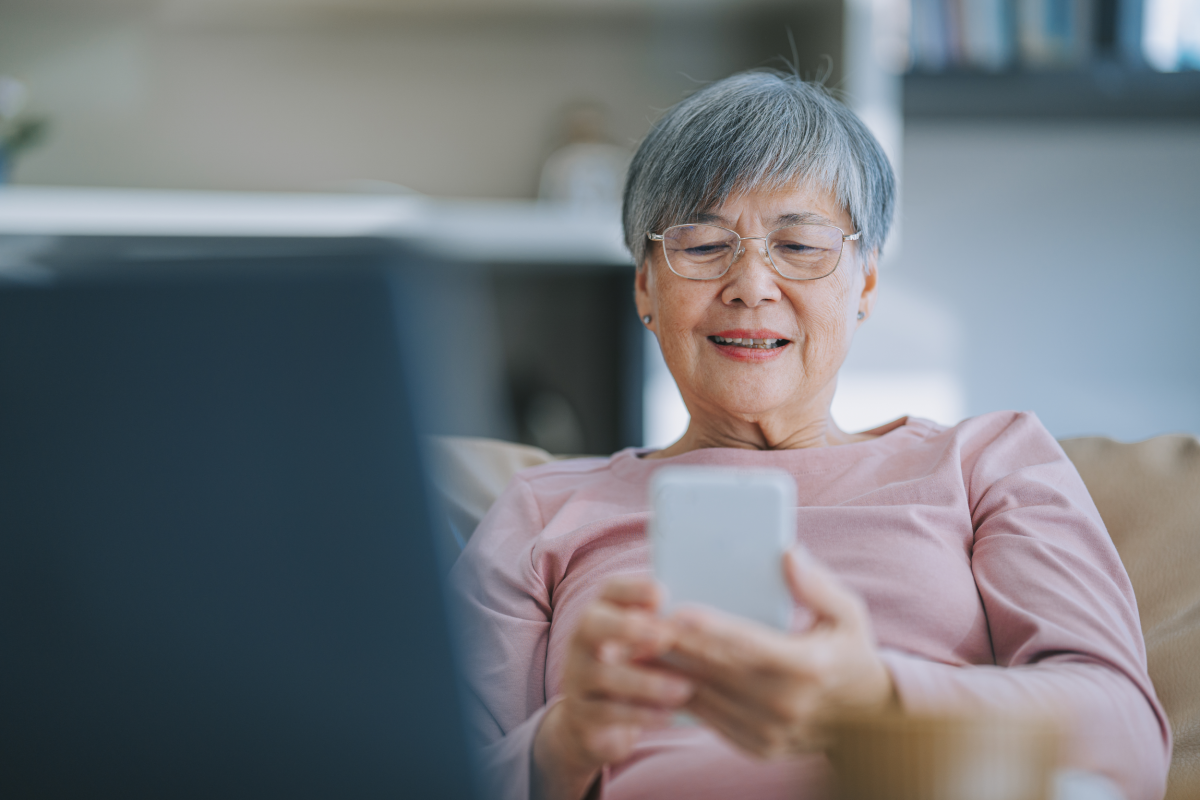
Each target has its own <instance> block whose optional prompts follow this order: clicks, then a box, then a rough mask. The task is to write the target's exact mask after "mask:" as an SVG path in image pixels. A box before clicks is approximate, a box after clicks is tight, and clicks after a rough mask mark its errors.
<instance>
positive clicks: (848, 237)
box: [646, 222, 862, 281]
mask: <svg viewBox="0 0 1200 800" xmlns="http://www.w3.org/2000/svg"><path fill="white" fill-rule="evenodd" d="M694 225H704V226H705V227H708V228H716V229H717V230H722V231H726V232H727V233H732V234H733V235H734V236H736V237H737V240H738V251H737V254H736V255H734V257H733V258H732V259H730V261H729V264H728V265H727V266H726V267H725V271H724V272H722V273H721V274H720V275H714V276H712V277H711V278H693V277H690V276H688V275H679V273H678V272H676V271H675V268H674V267H672V266H671V257H670V256H668V255H667V242H666V233H667V231H669V230H671V229H672V228H686V227H689V226H694ZM801 225H813V226H816V227H821V228H833V229H834V230H835V231H837V232H838V233H840V234H841V235H842V244H845V243H846V242H857V241H858V240H859V238H860V237H861V236H862V231H861V230H859V231H855V232H854V233H846V232H845V231H844V230H842V229H841V228H839V227H838V226H837V225H826V224H825V223H823V222H793V223H792V224H791V225H780V226H779V227H778V228H775V230H772V231H768V232H767V235H766V236H741V235H740V234H738V232H737V231H732V230H729V228H723V227H721V226H720V225H711V224H709V223H707V222H681V223H680V224H678V225H669V226H667V227H666V228H664V229H663V232H662V233H652V232H650V231H646V238H647V239H649V240H650V241H652V242H662V243H663V260H664V261H665V262H667V269H669V270H671V274H672V275H678V276H679V277H680V278H683V279H684V280H685V281H715V280H720V279H721V278H724V277H725V276H726V275H728V274H729V270H730V269H732V268H733V265H734V264H736V263H737V260H738V259H739V258H741V257H742V256H743V255H745V253H746V248H745V247H742V242H744V241H747V240H748V239H758V240H761V241H762V242H763V244H764V245H765V244H766V241H767V239H769V238H771V234H772V233H775V232H777V231H781V230H783V229H784V228H798V227H800V226H801ZM845 249H846V248H844V247H842V248H839V249H838V260H837V263H836V264H834V265H833V269H831V270H829V272H826V273H825V274H824V275H822V276H821V277H820V278H793V277H791V276H790V275H784V274H783V272H781V271H780V269H779V265H778V264H776V263H775V259H773V258H771V251H770V249H769V248H766V247H764V248H763V252H764V253H765V254H766V256H767V263H768V264H770V265H771V269H773V270H775V272H776V273H777V274H778V275H779V277H781V278H783V279H784V280H789V281H819V280H821V279H822V278H828V277H829V276H830V275H832V274H833V273H835V272H837V268H838V267H840V266H841V265H842V251H844V250H845Z"/></svg>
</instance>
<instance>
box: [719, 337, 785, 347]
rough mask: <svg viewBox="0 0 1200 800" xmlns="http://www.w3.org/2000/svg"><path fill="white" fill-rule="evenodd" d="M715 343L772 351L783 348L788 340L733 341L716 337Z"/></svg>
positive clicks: (744, 339)
mask: <svg viewBox="0 0 1200 800" xmlns="http://www.w3.org/2000/svg"><path fill="white" fill-rule="evenodd" d="M712 338H713V341H715V342H716V343H717V344H733V345H738V346H740V347H753V348H758V349H760V350H771V349H773V348H776V347H782V346H783V343H784V342H786V341H787V340H786V339H750V338H741V339H731V338H728V337H725V336H714V337H712Z"/></svg>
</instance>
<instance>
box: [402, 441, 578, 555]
mask: <svg viewBox="0 0 1200 800" xmlns="http://www.w3.org/2000/svg"><path fill="white" fill-rule="evenodd" d="M425 450H426V455H427V457H428V459H429V466H430V471H431V473H432V478H433V485H434V489H435V490H436V491H437V493H438V495H439V496H440V497H441V500H442V502H443V503H444V504H445V508H446V515H447V516H448V517H449V518H450V526H451V528H452V531H450V533H451V535H455V536H457V537H458V539H459V540H460V541H456V542H455V543H454V547H455V548H456V549H457V548H461V547H462V545H463V543H465V542H466V540H467V539H469V538H471V534H472V533H474V532H475V528H476V527H477V526H478V525H479V520H481V519H483V515H484V514H486V513H487V510H488V509H489V508H491V507H492V503H494V502H496V498H497V497H499V496H500V493H501V492H503V491H504V487H506V486H508V482H509V481H510V480H512V476H513V475H516V474H517V473H518V472H520V471H521V470H523V469H525V468H527V467H534V466H537V465H538V464H545V463H546V462H547V461H553V460H554V456H552V455H550V454H549V453H547V452H546V451H545V450H540V449H538V448H536V447H529V446H528V445H523V444H513V443H511V442H502V441H499V440H498V439H476V438H471V437H467V436H430V437H428V438H427V439H426V441H425Z"/></svg>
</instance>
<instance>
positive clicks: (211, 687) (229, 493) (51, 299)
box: [0, 240, 472, 800]
mask: <svg viewBox="0 0 1200 800" xmlns="http://www.w3.org/2000/svg"><path fill="white" fill-rule="evenodd" d="M134 244H137V247H136V248H135V247H134V246H133V245H132V244H131V245H130V246H129V247H128V248H127V249H126V251H125V252H126V253H128V255H127V257H123V258H122V257H114V256H113V255H111V254H110V255H108V256H107V257H105V256H102V255H101V254H103V253H106V252H109V251H105V250H104V248H103V247H101V246H99V245H98V244H96V243H95V242H92V243H90V244H89V243H88V242H82V243H79V248H80V251H82V252H76V254H75V255H73V256H72V255H71V254H70V253H65V254H63V255H62V256H61V257H60V258H59V260H57V261H55V262H52V263H50V265H49V266H44V268H43V271H42V272H39V273H36V279H35V280H27V279H26V278H27V277H29V276H30V275H31V273H20V274H17V273H13V275H16V276H17V277H6V276H5V275H3V274H0V408H2V409H3V410H4V411H3V414H0V651H2V652H3V658H0V708H3V720H4V722H3V724H2V725H0V797H5V798H26V797H64V798H65V797H80V798H81V797H96V798H102V797H121V798H128V799H129V800H137V799H140V798H163V797H264V798H265V797H289V798H308V797H311V798H329V797H355V798H368V797H379V798H384V797H387V798H395V797H405V796H408V797H439V798H441V797H444V798H462V800H466V799H467V798H469V797H471V796H472V785H471V770H470V765H469V762H468V756H467V744H466V741H465V738H464V733H463V729H462V725H461V716H460V712H459V708H458V698H459V694H458V690H457V688H456V683H455V669H454V664H453V662H452V650H453V648H452V643H451V636H450V632H449V626H448V624H447V618H446V611H445V608H444V605H443V601H442V598H443V594H442V589H441V586H440V579H439V564H440V559H439V557H438V554H437V551H436V540H435V538H434V532H433V531H434V528H435V527H440V524H439V521H438V518H437V517H434V516H432V515H431V514H430V508H429V506H428V505H427V501H426V497H427V495H426V491H425V476H424V471H423V468H422V462H421V460H420V458H419V452H418V445H417V439H416V428H417V424H416V422H415V419H416V418H417V416H418V414H417V412H416V409H415V407H416V406H419V405H420V402H419V399H420V396H421V395H420V394H418V393H416V392H414V391H413V390H412V387H414V386H422V385H423V384H424V383H425V382H427V379H428V378H429V376H428V375H427V374H425V373H423V372H422V371H421V370H420V369H419V368H418V364H417V361H416V354H415V353H414V350H415V349H416V348H414V347H412V346H410V345H409V344H408V342H411V341H413V336H412V330H410V329H408V328H407V327H406V323H408V322H409V321H410V318H414V317H415V319H411V322H412V323H413V324H415V325H422V324H424V321H425V318H424V317H422V316H421V314H420V313H419V311H420V307H421V306H422V305H424V304H426V303H427V302H428V300H429V298H428V297H426V296H424V295H423V294H421V293H418V292H416V291H412V290H410V289H411V284H409V283H408V281H407V279H406V278H407V275H408V273H409V272H416V273H418V275H423V274H426V273H427V272H429V271H430V270H431V269H433V268H436V266H437V264H436V263H431V262H430V261H429V260H428V259H423V258H417V257H415V256H412V255H410V254H408V253H407V251H404V250H402V249H401V248H399V247H397V246H395V245H394V244H391V243H387V242H381V241H371V240H340V241H324V242H316V241H311V240H310V241H300V242H297V241H291V242H280V241H263V240H259V241H255V242H246V241H241V242H237V241H232V240H214V241H194V240H193V241H190V242H189V241H181V242H174V243H170V242H163V241H153V240H147V241H144V242H140V243H134ZM414 308H416V311H414V310H413V309H414Z"/></svg>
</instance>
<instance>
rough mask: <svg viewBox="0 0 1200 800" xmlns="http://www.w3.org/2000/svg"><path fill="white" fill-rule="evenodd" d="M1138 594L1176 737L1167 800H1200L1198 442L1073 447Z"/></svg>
mask: <svg viewBox="0 0 1200 800" xmlns="http://www.w3.org/2000/svg"><path fill="white" fill-rule="evenodd" d="M1062 446H1063V449H1064V450H1066V451H1067V455H1068V456H1069V457H1070V458H1071V460H1072V461H1073V462H1075V467H1076V468H1077V469H1078V470H1079V474H1080V475H1082V476H1083V481H1084V483H1086V484H1087V487H1088V491H1090V492H1091V493H1092V498H1093V499H1094V500H1095V501H1096V507H1097V508H1098V509H1100V516H1101V517H1103V518H1104V524H1105V525H1106V526H1107V527H1108V532H1109V535H1111V536H1112V539H1113V543H1114V544H1116V546H1117V550H1118V552H1120V554H1121V560H1122V561H1124V562H1125V569H1126V570H1128V571H1129V578H1130V580H1131V581H1133V591H1134V594H1136V595H1137V600H1138V612H1139V614H1140V615H1141V618H1142V633H1143V634H1144V635H1145V637H1146V651H1147V654H1148V656H1149V662H1150V678H1151V680H1153V681H1154V688H1155V690H1156V691H1157V692H1158V698H1159V700H1161V701H1162V704H1163V706H1164V707H1165V708H1166V710H1167V717H1168V718H1169V719H1170V720H1171V727H1172V729H1173V730H1174V732H1175V752H1174V754H1173V757H1172V760H1171V775H1170V778H1169V780H1168V784H1167V797H1168V798H1169V799H1170V800H1183V798H1189V800H1195V798H1200V442H1197V440H1196V439H1194V438H1193V437H1191V436H1159V437H1157V438H1155V439H1149V440H1147V441H1145V442H1138V443H1137V444H1121V443H1120V442H1114V441H1112V440H1111V439H1102V438H1088V439H1068V440H1066V441H1064V442H1062Z"/></svg>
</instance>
